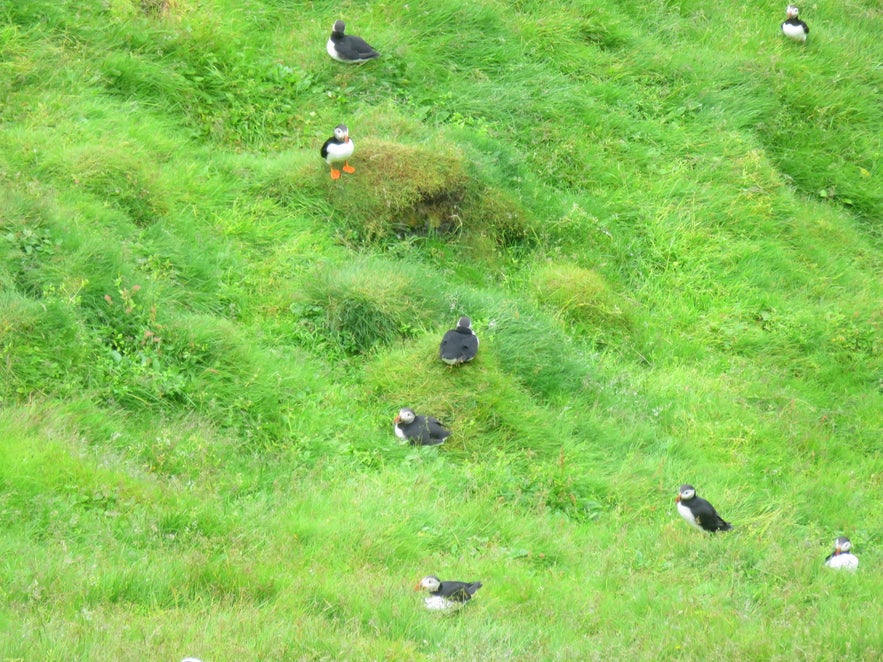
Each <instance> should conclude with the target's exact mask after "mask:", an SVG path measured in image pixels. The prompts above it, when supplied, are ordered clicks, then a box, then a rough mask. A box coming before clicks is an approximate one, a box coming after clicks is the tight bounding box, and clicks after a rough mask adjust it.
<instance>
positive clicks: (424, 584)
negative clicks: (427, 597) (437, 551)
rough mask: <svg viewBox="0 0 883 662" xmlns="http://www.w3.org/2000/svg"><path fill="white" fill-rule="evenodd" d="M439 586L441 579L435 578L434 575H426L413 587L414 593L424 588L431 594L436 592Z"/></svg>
mask: <svg viewBox="0 0 883 662" xmlns="http://www.w3.org/2000/svg"><path fill="white" fill-rule="evenodd" d="M440 586H441V579H439V578H438V577H436V576H435V575H427V576H426V577H424V578H423V579H421V580H420V583H419V584H417V586H415V587H414V590H415V591H419V590H420V589H421V588H425V589H426V590H427V591H429V592H430V593H432V592H433V591H437V590H438V589H439V587H440Z"/></svg>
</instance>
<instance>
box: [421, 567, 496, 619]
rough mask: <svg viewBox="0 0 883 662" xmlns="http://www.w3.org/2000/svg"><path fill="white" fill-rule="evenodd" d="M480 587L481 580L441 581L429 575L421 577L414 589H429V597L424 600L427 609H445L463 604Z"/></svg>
mask: <svg viewBox="0 0 883 662" xmlns="http://www.w3.org/2000/svg"><path fill="white" fill-rule="evenodd" d="M480 588H481V582H443V581H442V580H440V579H439V578H438V577H436V576H434V575H429V576H428V577H424V578H423V579H421V580H420V583H419V584H417V586H415V587H414V590H415V591H419V590H420V589H426V590H427V591H429V597H428V598H426V600H425V603H426V608H427V609H432V610H434V611H436V610H441V611H447V610H453V609H459V608H460V607H462V606H463V605H465V604H466V603H467V602H469V601H470V600H471V599H472V596H473V595H475V592H476V591H477V590H478V589H480Z"/></svg>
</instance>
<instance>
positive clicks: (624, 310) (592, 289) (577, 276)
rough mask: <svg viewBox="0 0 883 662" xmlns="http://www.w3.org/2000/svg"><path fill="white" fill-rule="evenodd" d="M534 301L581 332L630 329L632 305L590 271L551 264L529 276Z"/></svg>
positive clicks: (599, 276)
mask: <svg viewBox="0 0 883 662" xmlns="http://www.w3.org/2000/svg"><path fill="white" fill-rule="evenodd" d="M531 290H532V293H533V296H534V298H535V299H536V300H537V301H538V302H539V303H540V304H542V305H544V306H546V307H550V308H552V309H554V311H555V313H556V315H557V316H558V317H559V318H561V319H563V320H564V321H566V322H568V323H570V324H572V325H574V326H575V327H577V328H578V329H579V330H581V331H583V332H588V333H593V334H598V333H599V332H600V333H602V335H603V332H605V331H606V332H610V331H618V332H621V331H625V330H628V329H630V328H631V327H632V319H631V312H630V311H631V308H632V305H631V303H630V302H629V301H627V300H626V299H625V298H624V297H622V296H620V295H619V294H618V293H617V292H615V291H614V290H613V288H612V287H611V286H610V284H609V283H608V282H607V280H606V279H605V278H604V276H602V275H601V274H599V273H598V272H597V271H593V270H592V269H584V268H582V267H579V266H577V265H575V264H566V263H550V264H546V265H544V266H542V267H540V268H538V269H537V270H536V271H535V272H534V274H533V276H532V277H531Z"/></svg>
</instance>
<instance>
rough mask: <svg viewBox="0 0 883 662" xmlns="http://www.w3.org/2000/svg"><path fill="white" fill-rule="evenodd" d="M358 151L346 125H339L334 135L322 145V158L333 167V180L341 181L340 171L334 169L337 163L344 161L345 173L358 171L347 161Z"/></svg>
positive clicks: (335, 128)
mask: <svg viewBox="0 0 883 662" xmlns="http://www.w3.org/2000/svg"><path fill="white" fill-rule="evenodd" d="M355 149H356V145H355V143H353V141H352V140H350V131H349V129H347V128H346V124H338V125H337V126H336V127H334V135H333V136H331V137H330V138H329V139H328V140H326V141H325V143H324V144H323V145H322V151H321V154H322V158H323V159H325V163H327V164H328V165H329V166H331V179H340V170H338V169H337V168H335V167H334V164H335V163H340V162H341V161H343V171H344V172H346V173H353V172H355V171H356V169H355V168H353V167H352V166H351V165H350V164H349V162H348V161H347V159H349V157H351V156H352V155H353V152H354V151H355Z"/></svg>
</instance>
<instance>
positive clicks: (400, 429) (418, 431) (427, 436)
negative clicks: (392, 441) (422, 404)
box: [393, 407, 451, 446]
mask: <svg viewBox="0 0 883 662" xmlns="http://www.w3.org/2000/svg"><path fill="white" fill-rule="evenodd" d="M394 423H395V425H394V427H393V429H394V430H395V433H396V436H397V437H398V438H399V439H404V440H405V441H407V442H409V443H410V444H412V445H413V446H437V445H438V444H441V443H443V442H444V440H445V439H447V438H448V437H450V436H451V431H450V430H448V429H447V428H446V427H445V426H444V425H442V424H441V423H439V422H438V420H436V419H434V418H433V417H432V416H417V415H416V414H415V413H414V410H413V409H410V408H408V407H402V408H401V409H399V414H398V416H396V417H395V421H394Z"/></svg>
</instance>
